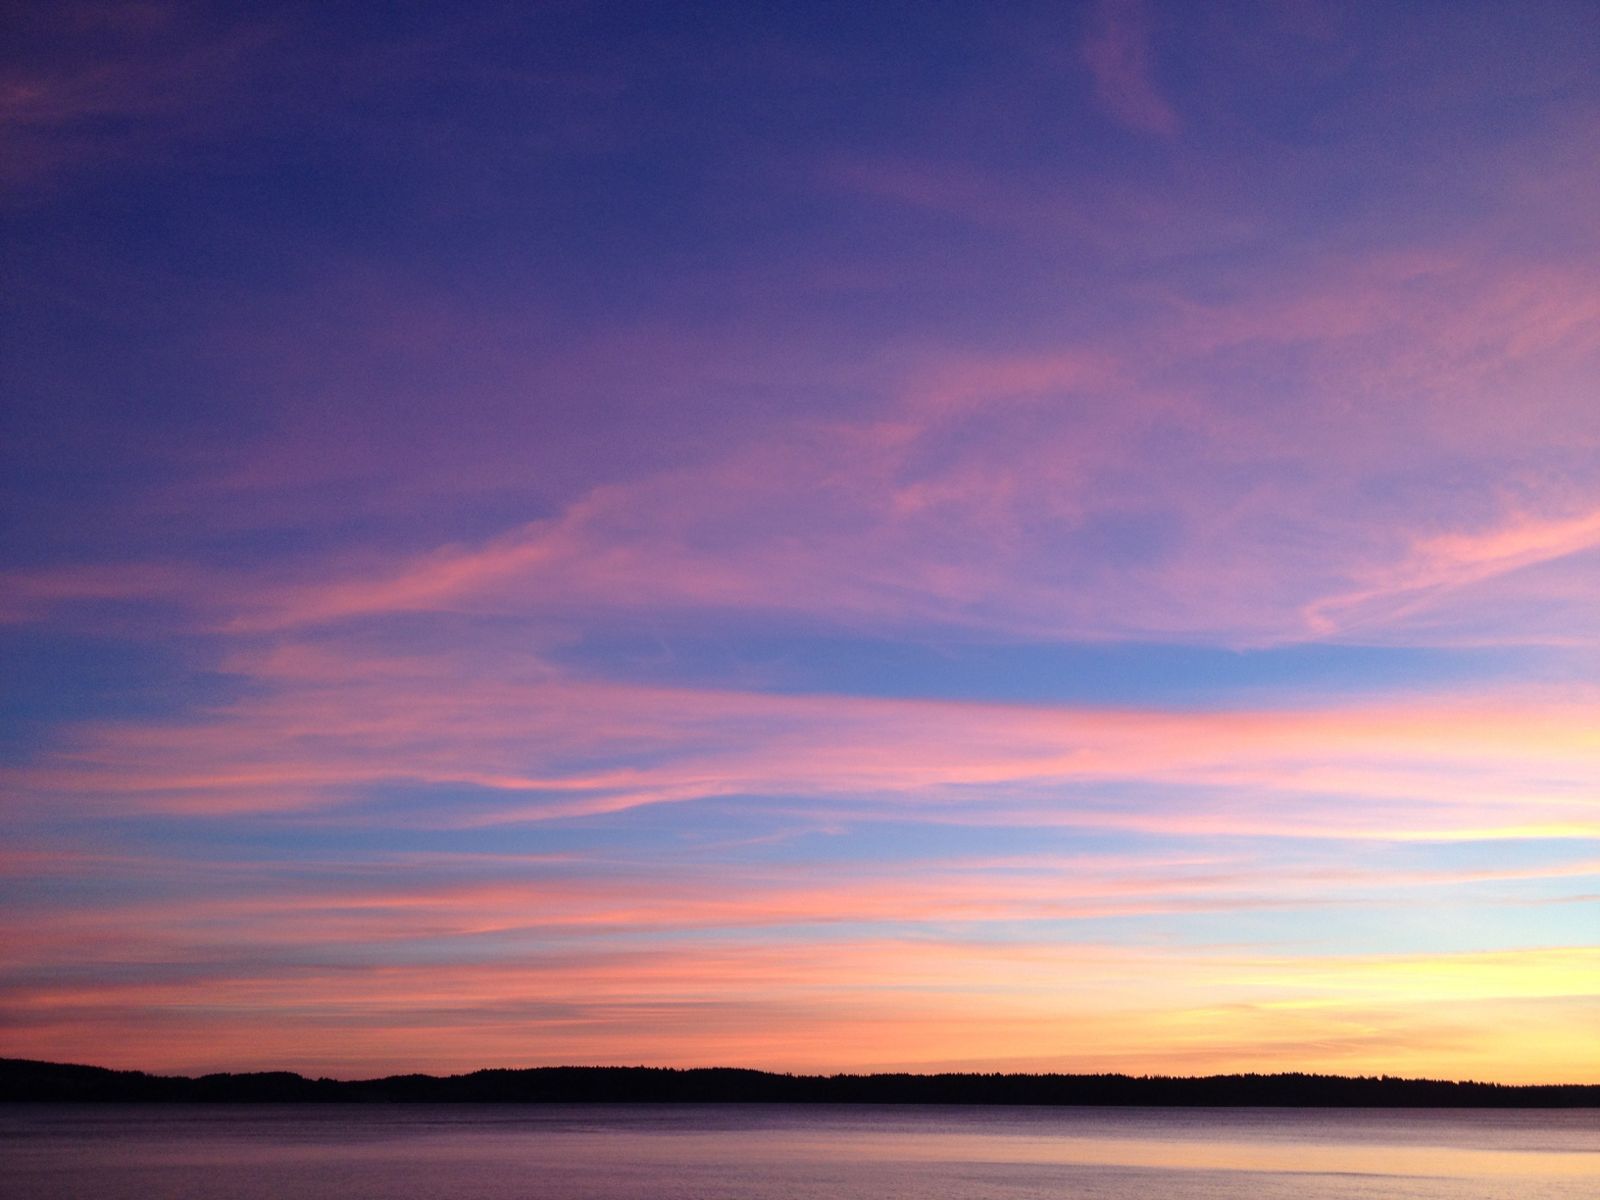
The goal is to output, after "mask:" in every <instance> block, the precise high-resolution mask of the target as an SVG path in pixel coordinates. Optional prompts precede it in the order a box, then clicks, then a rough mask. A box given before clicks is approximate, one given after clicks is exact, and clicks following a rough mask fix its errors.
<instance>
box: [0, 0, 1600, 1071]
mask: <svg viewBox="0 0 1600 1200" xmlns="http://www.w3.org/2000/svg"><path fill="white" fill-rule="evenodd" d="M4 20H5V23H6V26H7V28H6V31H5V35H4V37H3V38H0V47H3V51H0V54H3V59H0V61H3V68H0V220H3V224H4V229H5V233H4V243H5V244H4V263H5V272H4V279H5V286H4V289H3V296H4V300H3V303H4V316H3V330H0V388H3V404H4V415H3V426H0V435H3V436H0V443H3V449H0V474H3V480H0V512H3V521H0V555H3V560H0V561H3V566H0V652H3V657H0V676H3V684H4V691H5V720H4V723H3V727H0V794H3V800H0V805H3V807H0V821H3V827H4V835H3V837H0V1055H9V1056H14V1057H28V1058H42V1059H54V1060H64V1061H76V1062H91V1063H97V1064H100V1065H105V1066H118V1067H139V1068H144V1069H149V1070H158V1071H183V1072H197V1071H210V1070H239V1069H258V1068H284V1069H292V1070H298V1071H302V1072H305V1073H308V1074H329V1075H336V1076H343V1077H355V1076H363V1075H372V1074H382V1073H388V1072H394V1071H403V1070H426V1071H433V1072H447V1071H462V1070H470V1069H474V1068H478V1067H484V1066H533V1065H541V1064H555V1063H629V1064H634V1063H645V1064H655V1065H731V1066H749V1067H761V1068H770V1069H779V1070H805V1071H835V1070H867V1069H911V1070H934V1069H981V1070H1063V1071H1106V1070H1115V1071H1128V1072H1132V1073H1145V1072H1163V1073H1183V1074H1189V1073H1209V1072H1221V1071H1233V1070H1251V1071H1278V1070H1313V1071H1330V1072H1340V1073H1379V1072H1387V1073H1390V1074H1404V1075H1434V1076H1448V1077H1453V1078H1480V1079H1493V1080H1500V1081H1505V1082H1554V1081H1571V1082H1596V1081H1600V149H1597V148H1600V6H1597V5H1596V4H1594V3H1593V2H1592V0H1573V2H1571V3H1563V2H1538V0H1530V2H1527V3H1517V4H1508V3H1474V2H1471V0H1448V2H1439V3H1428V2H1423V0H1408V2H1399V3H1396V2H1388V0H1384V2H1353V3H1323V2H1321V0H1282V2H1267V0H1259V2H1256V0H1238V2H1227V3H1217V4H1198V3H1187V2H1180V0H1171V2H1161V0H1149V2H1141V0H1105V2H1101V3H1082V4H1079V3H1067V2H1057V3H1038V4H1033V3H1025V2H1024V3H1002V4H992V5H989V4H971V3H965V4H951V3H942V2H927V0H924V2H921V3H909V4H901V3H893V2H885V3H861V2H859V0H855V2H850V3H844V2H840V3H832V2H826V0H807V2H806V3H804V4H800V3H794V4H786V5H784V4H780V5H761V4H736V3H727V4H715V3H705V4H700V3H640V4H631V3H607V2H603V0H596V2H594V3H584V2H580V0H571V2H551V3H531V2H530V3H526V4H506V3H472V2H464V3H452V4H448V5H424V4H415V5H413V4H398V5H392V6H391V5H326V4H317V3H309V2H307V3H256V4H251V5H222V4H217V5H210V4H183V3H168V2H165V0H154V2H151V3H132V2H130V3H110V2H107V3H72V2H67V3H54V2H53V3H43V2H41V3H24V4H21V5H12V6H8V11H7V15H6V17H5V18H4Z"/></svg>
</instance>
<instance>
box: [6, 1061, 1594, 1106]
mask: <svg viewBox="0 0 1600 1200" xmlns="http://www.w3.org/2000/svg"><path fill="white" fill-rule="evenodd" d="M0 1101H33V1102H41V1101H42V1102H56V1101H114V1102H138V1103H275V1104H300V1103H333V1104H340V1103H426V1104H451V1103H476V1104H483V1103H489V1104H504V1103H512V1104H553V1103H559V1104H629V1103H633V1104H1017V1105H1107V1106H1123V1105H1152V1106H1181V1107H1223V1106H1264V1107H1305V1108H1367V1107H1371V1108H1587V1107H1600V1085H1597V1084H1551V1085H1534V1086H1510V1085H1505V1084H1496V1083H1475V1082H1464V1083H1456V1082H1448V1081H1444V1080H1435V1079H1398V1078H1393V1077H1390V1076H1354V1077H1351V1076H1341V1075H1305V1074H1299V1073H1291V1074H1282V1075H1209V1076H1204V1077H1196V1078H1184V1077H1176V1076H1162V1075H1147V1076H1129V1075H1030V1074H977V1073H961V1074H937V1075H911V1074H880V1075H782V1074H776V1073H773V1072H768V1071H751V1070H742V1069H737V1068H732V1067H700V1068H689V1069H680V1068H672V1067H530V1068H526V1069H521V1070H509V1069H498V1070H484V1071H473V1072H472V1073H471V1074H467V1075H447V1076H434V1075H390V1076H387V1077H385V1078H382V1079H360V1080H337V1079H307V1078H306V1077H305V1076H303V1075H296V1074H294V1073H293V1072H289V1071H263V1072H251V1073H246V1074H216V1075H202V1076H199V1077H198V1078H189V1077H187V1076H181V1075H151V1074H147V1073H146V1072H143V1071H113V1070H109V1069H107V1068H104V1067H89V1066H78V1065H73V1064H67V1063H50V1062H35V1061H32V1060H29V1059H16V1058H6V1059H0Z"/></svg>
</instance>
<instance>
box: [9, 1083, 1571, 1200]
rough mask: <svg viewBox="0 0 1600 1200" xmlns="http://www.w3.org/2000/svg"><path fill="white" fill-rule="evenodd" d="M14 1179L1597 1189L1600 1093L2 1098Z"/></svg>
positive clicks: (145, 1183)
mask: <svg viewBox="0 0 1600 1200" xmlns="http://www.w3.org/2000/svg"><path fill="white" fill-rule="evenodd" d="M0 1159H3V1160H4V1162H5V1164H6V1166H5V1168H4V1176H3V1180H4V1181H3V1182H0V1192H3V1193H4V1194H5V1195H7V1196H10V1195H15V1196H18V1197H21V1196H28V1197H38V1198H39V1200H53V1198H56V1197H68V1196H72V1197H77V1196H97V1197H107V1198H110V1200H119V1198H121V1197H130V1198H131V1197H140V1198H144V1197H149V1198H151V1200H157V1198H166V1200H210V1198H212V1197H232V1198H238V1200H256V1198H258V1197H259V1198H265V1197H278V1196H286V1195H295V1196H301V1197H308V1198H316V1197H335V1196H337V1197H341V1198H345V1197H351V1198H356V1200H360V1198H364V1197H373V1198H377V1197H384V1198H393V1200H424V1198H433V1197H440V1198H443V1197H449V1198H451V1200H473V1198H478V1200H511V1198H529V1200H535V1198H536V1200H567V1198H569V1197H570V1198H572V1200H578V1198H583V1200H690V1198H696V1200H813V1198H815V1200H822V1198H824V1197H826V1198H830V1200H844V1198H852V1197H863V1198H865V1197H873V1198H875V1200H876V1198H880V1197H881V1198H886V1200H898V1198H901V1197H904V1198H906V1200H910V1198H912V1197H917V1198H919V1200H921V1198H932V1200H939V1198H941V1197H948V1198H951V1200H955V1198H957V1197H960V1198H963V1200H1034V1198H1043V1197H1081V1198H1084V1200H1131V1198H1133V1197H1140V1198H1145V1197H1169V1198H1171V1200H1188V1198H1197V1200H1221V1198H1223V1197H1245V1196H1248V1197H1252V1198H1260V1200H1278V1198H1284V1200H1287V1198H1288V1197H1294V1198H1296V1200H1321V1198H1324V1197H1326V1198H1330V1200H1331V1198H1338V1200H1354V1198H1357V1197H1370V1198H1377V1197H1385V1198H1390V1197H1392V1198H1397V1200H1405V1198H1416V1200H1466V1198H1468V1197H1471V1198H1473V1200H1491V1198H1492V1200H1513V1198H1516V1200H1523V1198H1525V1197H1533V1196H1538V1197H1550V1198H1552V1200H1567V1198H1571V1200H1578V1198H1579V1197H1582V1198H1584V1200H1592V1198H1593V1197H1594V1196H1596V1195H1600V1111H1596V1110H1579V1111H1564V1112H1532V1111H1526V1110H1521V1111H1510V1110H1495V1111H1481V1112H1461V1111H1448V1112H1446V1111H1426V1112H1419V1111H1401V1110H1357V1111H1339V1110H1334V1111H1318V1110H1303V1109H1301V1110H1283V1109H1186V1110H1183V1109H1180V1110H1172V1109H1081V1108H1072V1109H1018V1108H915V1107H837V1108H832V1107H818V1108H811V1107H788V1106H753V1107H737V1106H731V1105H707V1106H677V1107H644V1106H641V1107H563V1106H550V1107H541V1106H525V1107H524V1106H502V1107H494V1106H481V1107H480V1106H476V1105H471V1106H469V1105H461V1106H450V1107H434V1106H421V1105H419V1106H401V1105H397V1106H372V1107H343V1106H329V1107H275V1106H263V1107H208V1108H198V1107H194V1108H191V1107H171V1108H157V1107H145V1108H140V1107H132V1106H129V1107H123V1106H83V1107H72V1106H53V1107H52V1106H30V1105H12V1106H0Z"/></svg>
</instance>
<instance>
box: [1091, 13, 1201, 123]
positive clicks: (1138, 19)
mask: <svg viewBox="0 0 1600 1200" xmlns="http://www.w3.org/2000/svg"><path fill="white" fill-rule="evenodd" d="M1150 36H1151V19H1150V13H1149V11H1148V9H1147V8H1146V6H1145V4H1144V0H1100V3H1099V5H1098V7H1097V9H1096V13H1095V22H1094V28H1093V29H1092V30H1091V31H1090V33H1089V35H1088V36H1087V37H1086V38H1085V39H1084V42H1083V62H1084V65H1085V66H1086V67H1088V69H1089V74H1090V76H1091V77H1092V78H1093V80H1094V92H1095V98H1096V99H1097V100H1098V101H1099V102H1100V105H1101V107H1103V108H1104V109H1105V110H1106V112H1107V113H1109V114H1110V115H1111V116H1112V117H1114V118H1115V119H1116V120H1117V121H1119V122H1121V123H1122V124H1124V125H1126V126H1128V127H1129V128H1130V129H1133V130H1136V131H1137V132H1140V133H1152V134H1157V135H1160V136H1162V137H1173V136H1174V135H1176V134H1177V132H1178V130H1179V128H1180V126H1181V123H1180V121H1179V119H1178V114H1177V113H1176V112H1174V111H1173V108H1172V105H1171V104H1170V103H1168V101H1167V99H1166V97H1165V96H1163V95H1162V94H1161V91H1160V89H1159V88H1158V87H1157V85H1156V82H1155V68H1154V64H1153V63H1152V61H1151V59H1152V54H1151V49H1150Z"/></svg>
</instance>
